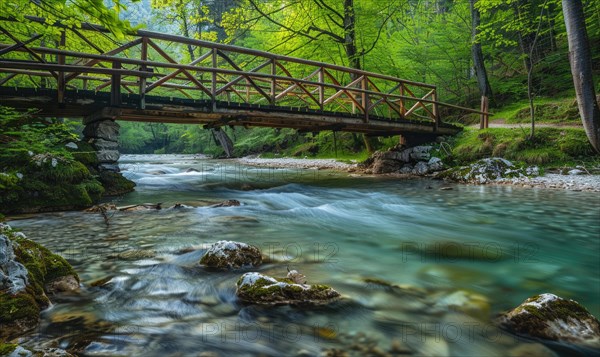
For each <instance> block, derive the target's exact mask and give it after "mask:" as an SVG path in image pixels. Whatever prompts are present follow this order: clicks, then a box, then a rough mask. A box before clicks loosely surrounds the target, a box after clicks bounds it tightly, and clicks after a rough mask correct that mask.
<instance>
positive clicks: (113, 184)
mask: <svg viewBox="0 0 600 357" xmlns="http://www.w3.org/2000/svg"><path fill="white" fill-rule="evenodd" d="M99 180H100V182H101V183H102V186H103V187H104V196H119V195H123V194H126V193H128V192H131V191H133V188H134V187H135V182H133V181H131V180H128V179H127V178H125V177H123V175H121V174H120V173H118V172H112V171H102V172H100V177H99Z"/></svg>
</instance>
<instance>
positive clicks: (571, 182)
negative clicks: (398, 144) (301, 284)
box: [237, 157, 600, 192]
mask: <svg viewBox="0 0 600 357" xmlns="http://www.w3.org/2000/svg"><path fill="white" fill-rule="evenodd" d="M237 161H238V162H239V163H241V164H244V165H251V166H261V167H278V168H299V169H317V170H338V171H347V172H353V171H355V170H356V164H348V163H344V162H339V161H336V160H335V159H293V158H276V159H262V158H256V157H243V158H240V159H237ZM494 183H495V184H498V185H514V186H518V187H525V188H547V189H559V190H560V189H562V190H570V191H589V192H600V175H560V174H545V175H544V176H538V177H533V178H528V177H524V178H515V179H505V180H498V181H495V182H494Z"/></svg>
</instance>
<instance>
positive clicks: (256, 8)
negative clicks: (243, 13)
mask: <svg viewBox="0 0 600 357" xmlns="http://www.w3.org/2000/svg"><path fill="white" fill-rule="evenodd" d="M248 2H249V3H250V5H252V7H253V8H254V9H255V10H256V11H257V12H258V13H259V14H261V15H262V17H264V18H265V19H267V20H268V21H270V22H272V23H273V24H275V25H277V26H279V27H281V28H284V29H286V30H288V31H290V32H293V33H295V34H297V35H300V36H304V37H306V38H309V39H311V40H316V39H317V38H316V37H314V36H311V35H310V34H308V33H305V32H302V31H296V30H294V29H292V28H291V27H288V26H286V25H284V24H282V23H281V22H279V21H277V20H275V19H273V18H271V17H269V14H267V13H265V12H264V11H262V10H261V9H260V7H259V6H258V5H256V3H255V2H254V0H248Z"/></svg>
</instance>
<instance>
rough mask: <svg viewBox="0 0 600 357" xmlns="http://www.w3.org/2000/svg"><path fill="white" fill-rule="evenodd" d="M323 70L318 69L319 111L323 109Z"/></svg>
mask: <svg viewBox="0 0 600 357" xmlns="http://www.w3.org/2000/svg"><path fill="white" fill-rule="evenodd" d="M323 71H324V69H323V67H321V68H320V69H319V74H318V76H319V109H320V110H321V111H323V109H324V107H325V86H324V84H325V83H324V82H325V73H323Z"/></svg>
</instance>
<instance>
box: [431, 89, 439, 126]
mask: <svg viewBox="0 0 600 357" xmlns="http://www.w3.org/2000/svg"><path fill="white" fill-rule="evenodd" d="M431 100H433V108H432V113H433V120H434V124H433V131H434V132H435V131H437V130H438V128H439V127H440V122H441V120H440V112H439V108H438V103H437V88H434V89H433V93H431Z"/></svg>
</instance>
